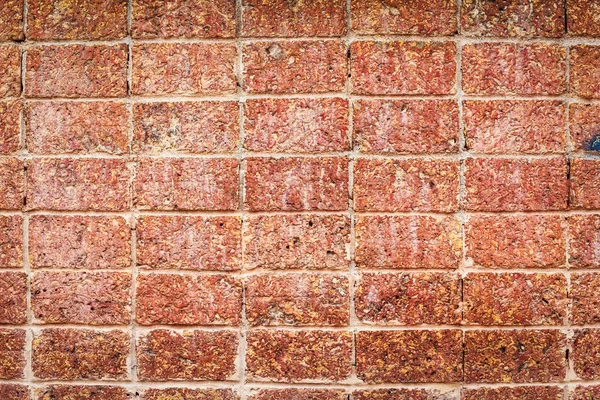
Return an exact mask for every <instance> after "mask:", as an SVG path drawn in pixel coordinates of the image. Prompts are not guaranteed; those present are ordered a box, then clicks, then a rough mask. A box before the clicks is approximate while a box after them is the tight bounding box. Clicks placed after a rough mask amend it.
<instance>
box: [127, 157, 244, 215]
mask: <svg viewBox="0 0 600 400" xmlns="http://www.w3.org/2000/svg"><path fill="white" fill-rule="evenodd" d="M238 179H239V171H238V160H236V159H235V158H214V159H198V158H160V159H153V158H143V159H140V160H139V162H138V167H137V174H136V178H135V182H134V202H135V204H136V206H137V208H138V209H140V210H236V209H237V208H238V206H239V200H238V196H239V193H238V186H239V184H238Z"/></svg>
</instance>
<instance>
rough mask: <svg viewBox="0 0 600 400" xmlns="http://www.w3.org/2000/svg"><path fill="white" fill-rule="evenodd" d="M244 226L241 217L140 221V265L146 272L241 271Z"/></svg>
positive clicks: (138, 260) (155, 217) (159, 217)
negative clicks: (170, 270) (185, 270)
mask: <svg viewBox="0 0 600 400" xmlns="http://www.w3.org/2000/svg"><path fill="white" fill-rule="evenodd" d="M241 225H242V224H241V221H240V219H239V218H238V217H195V216H144V217H140V218H139V219H138V223H137V229H136V231H137V264H138V265H139V266H140V268H146V269H152V268H162V269H165V268H169V269H170V268H175V269H193V270H212V271H232V270H237V269H240V268H241V258H242V240H241Z"/></svg>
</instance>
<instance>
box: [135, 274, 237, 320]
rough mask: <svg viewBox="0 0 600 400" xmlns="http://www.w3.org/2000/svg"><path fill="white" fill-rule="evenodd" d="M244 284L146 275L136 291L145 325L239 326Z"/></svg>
mask: <svg viewBox="0 0 600 400" xmlns="http://www.w3.org/2000/svg"><path fill="white" fill-rule="evenodd" d="M241 313H242V284H241V282H240V281H239V280H237V279H235V278H233V277H230V276H227V275H202V276H189V275H175V274H143V275H140V276H138V279H137V289H136V313H135V314H136V321H137V322H138V323H139V324H141V325H153V324H154V325H168V324H172V325H239V323H240V319H241Z"/></svg>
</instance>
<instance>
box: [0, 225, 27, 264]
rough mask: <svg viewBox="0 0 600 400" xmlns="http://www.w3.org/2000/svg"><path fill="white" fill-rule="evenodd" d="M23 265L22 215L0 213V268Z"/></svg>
mask: <svg viewBox="0 0 600 400" xmlns="http://www.w3.org/2000/svg"><path fill="white" fill-rule="evenodd" d="M22 267H23V217H21V216H19V215H11V216H8V215H0V269H1V268H22Z"/></svg>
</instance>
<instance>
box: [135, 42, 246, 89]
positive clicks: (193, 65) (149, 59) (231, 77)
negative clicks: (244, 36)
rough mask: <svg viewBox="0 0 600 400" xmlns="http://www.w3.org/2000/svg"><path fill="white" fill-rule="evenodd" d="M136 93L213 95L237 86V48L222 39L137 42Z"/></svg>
mask: <svg viewBox="0 0 600 400" xmlns="http://www.w3.org/2000/svg"><path fill="white" fill-rule="evenodd" d="M132 54H133V55H132V57H133V66H132V93H133V94H138V95H164V94H184V95H210V94H224V93H233V92H235V90H236V78H235V74H234V68H233V67H234V62H235V58H236V48H235V46H234V45H231V44H221V43H143V44H136V45H134V46H133V53H132Z"/></svg>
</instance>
